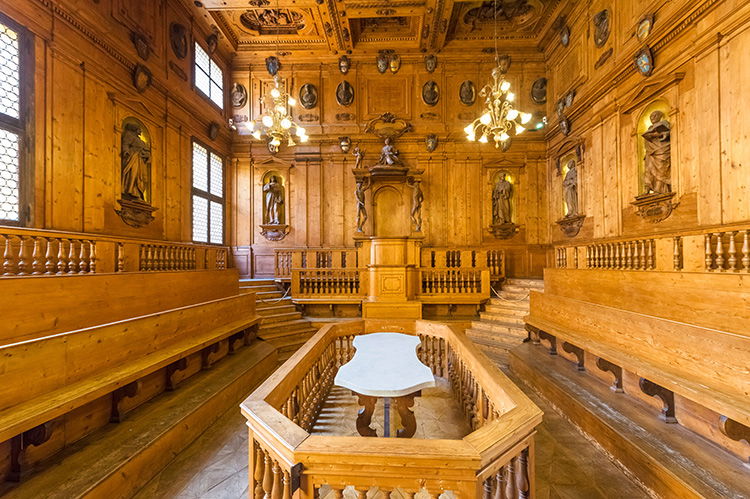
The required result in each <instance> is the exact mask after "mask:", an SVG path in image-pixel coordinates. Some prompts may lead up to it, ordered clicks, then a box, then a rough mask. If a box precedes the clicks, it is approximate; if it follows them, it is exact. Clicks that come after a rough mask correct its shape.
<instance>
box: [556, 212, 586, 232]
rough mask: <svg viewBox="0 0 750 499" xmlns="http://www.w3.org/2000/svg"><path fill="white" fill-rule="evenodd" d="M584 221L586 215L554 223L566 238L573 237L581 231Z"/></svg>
mask: <svg viewBox="0 0 750 499" xmlns="http://www.w3.org/2000/svg"><path fill="white" fill-rule="evenodd" d="M584 220H586V215H575V216H570V217H564V218H561V219H560V220H557V221H556V222H555V223H556V224H557V225H559V226H560V230H561V231H562V232H563V234H565V235H566V236H567V237H575V236H577V235H578V233H579V232H580V231H581V227H583V222H584Z"/></svg>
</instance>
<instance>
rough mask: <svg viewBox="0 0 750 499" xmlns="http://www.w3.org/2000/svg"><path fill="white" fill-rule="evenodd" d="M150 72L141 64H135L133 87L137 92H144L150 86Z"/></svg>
mask: <svg viewBox="0 0 750 499" xmlns="http://www.w3.org/2000/svg"><path fill="white" fill-rule="evenodd" d="M151 81H152V76H151V71H149V69H148V68H147V67H146V66H144V65H143V64H136V65H135V68H134V69H133V86H134V87H135V89H136V90H137V91H138V92H139V93H142V92H145V91H146V89H147V88H148V87H150V86H151Z"/></svg>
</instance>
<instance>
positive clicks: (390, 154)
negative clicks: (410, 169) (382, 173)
mask: <svg viewBox="0 0 750 499" xmlns="http://www.w3.org/2000/svg"><path fill="white" fill-rule="evenodd" d="M400 164H401V160H400V159H399V158H398V150H396V148H395V147H393V146H392V145H391V139H390V137H389V138H386V139H385V145H384V146H383V149H381V150H380V161H379V162H378V165H383V166H397V165H400Z"/></svg>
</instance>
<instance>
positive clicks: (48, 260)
mask: <svg viewBox="0 0 750 499" xmlns="http://www.w3.org/2000/svg"><path fill="white" fill-rule="evenodd" d="M46 241H47V251H46V253H45V255H44V270H45V272H44V273H45V274H47V275H52V274H54V273H55V270H57V261H56V260H55V253H54V251H53V250H52V241H56V239H54V238H51V237H49V238H47V239H46Z"/></svg>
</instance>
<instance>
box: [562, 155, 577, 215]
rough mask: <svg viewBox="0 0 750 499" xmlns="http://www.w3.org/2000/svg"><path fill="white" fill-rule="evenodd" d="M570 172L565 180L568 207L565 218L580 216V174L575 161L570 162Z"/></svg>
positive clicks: (564, 187) (564, 194)
mask: <svg viewBox="0 0 750 499" xmlns="http://www.w3.org/2000/svg"><path fill="white" fill-rule="evenodd" d="M567 166H568V172H567V173H566V174H565V179H563V196H564V198H565V205H566V206H567V207H568V211H567V213H565V217H575V216H578V172H577V170H576V162H575V160H574V159H571V160H570V161H568V165H567Z"/></svg>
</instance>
